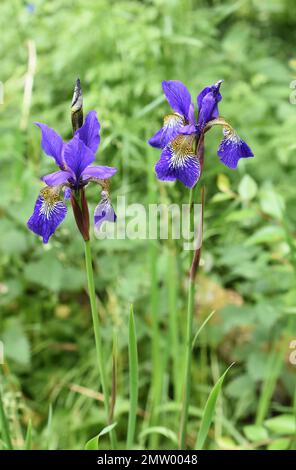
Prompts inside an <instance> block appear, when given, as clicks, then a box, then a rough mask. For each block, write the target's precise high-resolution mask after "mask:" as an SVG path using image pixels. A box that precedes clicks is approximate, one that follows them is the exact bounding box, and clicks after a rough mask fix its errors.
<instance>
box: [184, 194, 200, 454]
mask: <svg viewBox="0 0 296 470" xmlns="http://www.w3.org/2000/svg"><path fill="white" fill-rule="evenodd" d="M194 194H195V191H194V189H190V192H189V201H188V204H189V211H190V213H189V221H188V224H189V232H188V233H191V229H192V228H194V227H193V222H194V210H192V205H193V202H194ZM203 209H204V189H202V213H201V220H200V222H201V227H200V230H201V235H202V225H203ZM201 241H202V238H201V239H200V242H201ZM200 249H201V247H199V248H197V249H196V250H195V251H194V254H193V258H192V263H191V266H190V274H189V283H188V297H187V322H186V342H185V351H186V352H185V376H184V382H183V383H184V388H183V407H182V413H181V422H180V432H179V447H180V449H184V448H185V447H186V432H187V421H188V409H189V400H190V391H191V361H192V327H193V316H194V296H195V276H196V271H197V269H198V266H199V259H200Z"/></svg>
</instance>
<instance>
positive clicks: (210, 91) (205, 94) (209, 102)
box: [197, 80, 222, 131]
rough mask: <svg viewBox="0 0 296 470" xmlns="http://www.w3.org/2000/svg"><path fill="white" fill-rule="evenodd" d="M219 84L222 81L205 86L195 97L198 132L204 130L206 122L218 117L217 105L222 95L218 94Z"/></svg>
mask: <svg viewBox="0 0 296 470" xmlns="http://www.w3.org/2000/svg"><path fill="white" fill-rule="evenodd" d="M221 83H222V80H219V81H218V82H217V83H215V84H214V85H211V86H207V87H206V88H204V89H203V90H202V92H201V93H200V94H199V95H198V97H197V104H198V109H199V113H198V127H199V130H200V131H201V130H202V129H203V128H204V126H205V125H206V124H207V122H209V121H211V120H212V119H216V118H217V117H218V115H219V112H218V103H219V102H220V101H221V99H222V95H221V93H220V86H221Z"/></svg>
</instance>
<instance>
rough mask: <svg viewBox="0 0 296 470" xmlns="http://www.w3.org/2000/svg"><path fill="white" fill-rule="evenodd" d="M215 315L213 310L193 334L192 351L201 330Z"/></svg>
mask: <svg viewBox="0 0 296 470" xmlns="http://www.w3.org/2000/svg"><path fill="white" fill-rule="evenodd" d="M214 313H215V310H213V311H212V312H211V313H210V315H208V316H207V318H206V319H205V320H204V322H203V323H202V324H201V326H200V327H199V328H198V330H197V332H196V333H195V335H194V338H193V341H192V349H193V348H194V345H195V342H196V340H197V338H198V336H199V335H200V333H201V332H202V330H203V329H204V327H205V326H206V324H207V323H208V322H209V321H210V319H211V318H212V316H213V315H214Z"/></svg>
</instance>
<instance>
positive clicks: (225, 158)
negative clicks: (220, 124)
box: [218, 128, 254, 170]
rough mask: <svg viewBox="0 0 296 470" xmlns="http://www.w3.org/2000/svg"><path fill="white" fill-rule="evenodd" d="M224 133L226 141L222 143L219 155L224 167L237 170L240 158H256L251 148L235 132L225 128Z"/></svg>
mask: <svg viewBox="0 0 296 470" xmlns="http://www.w3.org/2000/svg"><path fill="white" fill-rule="evenodd" d="M223 133H224V139H223V140H222V141H221V143H220V146H219V149H218V155H219V157H220V160H221V162H222V163H223V164H224V165H226V166H228V168H231V169H232V170H235V169H236V168H237V164H238V161H239V159H240V158H250V157H254V154H253V152H252V150H251V149H250V147H249V146H248V145H247V144H246V142H245V141H244V140H242V139H241V138H240V137H239V136H238V135H237V133H236V132H235V131H233V130H232V129H226V128H224V130H223Z"/></svg>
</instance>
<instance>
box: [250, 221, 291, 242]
mask: <svg viewBox="0 0 296 470" xmlns="http://www.w3.org/2000/svg"><path fill="white" fill-rule="evenodd" d="M284 238H285V232H284V230H283V229H282V227H278V226H276V225H267V226H265V227H263V228H261V229H259V230H257V232H255V233H254V235H252V236H251V237H250V238H249V239H248V240H247V242H246V245H256V244H261V243H274V242H278V241H280V240H284Z"/></svg>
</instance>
